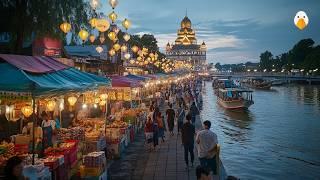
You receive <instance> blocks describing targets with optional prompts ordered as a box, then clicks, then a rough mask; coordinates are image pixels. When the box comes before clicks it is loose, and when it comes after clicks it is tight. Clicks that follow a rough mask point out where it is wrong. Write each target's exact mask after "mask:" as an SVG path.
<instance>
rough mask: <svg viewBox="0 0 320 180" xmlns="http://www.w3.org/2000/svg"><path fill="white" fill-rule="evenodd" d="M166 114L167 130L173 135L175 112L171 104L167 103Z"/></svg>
mask: <svg viewBox="0 0 320 180" xmlns="http://www.w3.org/2000/svg"><path fill="white" fill-rule="evenodd" d="M166 115H167V122H168V127H169V132H170V134H171V136H173V135H174V133H173V128H174V117H175V112H174V110H173V109H172V104H169V109H167V111H166Z"/></svg>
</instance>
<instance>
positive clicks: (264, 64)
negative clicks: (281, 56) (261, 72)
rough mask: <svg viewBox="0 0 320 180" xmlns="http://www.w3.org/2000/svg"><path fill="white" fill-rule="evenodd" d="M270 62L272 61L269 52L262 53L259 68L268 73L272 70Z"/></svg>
mask: <svg viewBox="0 0 320 180" xmlns="http://www.w3.org/2000/svg"><path fill="white" fill-rule="evenodd" d="M272 60H273V55H272V53H271V52H270V51H265V52H264V53H261V55H260V68H261V69H267V70H269V71H270V70H271V68H272Z"/></svg>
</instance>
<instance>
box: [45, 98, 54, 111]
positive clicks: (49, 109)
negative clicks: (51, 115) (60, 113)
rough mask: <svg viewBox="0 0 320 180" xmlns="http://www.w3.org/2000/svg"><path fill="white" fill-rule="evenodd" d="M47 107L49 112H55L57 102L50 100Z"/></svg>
mask: <svg viewBox="0 0 320 180" xmlns="http://www.w3.org/2000/svg"><path fill="white" fill-rule="evenodd" d="M46 107H47V109H48V111H53V110H54V108H55V107H56V102H55V101H53V100H50V101H48V102H47V104H46Z"/></svg>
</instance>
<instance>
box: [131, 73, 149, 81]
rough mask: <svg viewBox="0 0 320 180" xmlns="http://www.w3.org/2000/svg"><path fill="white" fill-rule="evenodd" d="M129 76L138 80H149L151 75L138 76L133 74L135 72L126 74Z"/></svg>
mask: <svg viewBox="0 0 320 180" xmlns="http://www.w3.org/2000/svg"><path fill="white" fill-rule="evenodd" d="M126 77H127V78H130V79H135V80H138V81H147V80H150V78H149V77H143V76H138V75H133V74H129V75H126Z"/></svg>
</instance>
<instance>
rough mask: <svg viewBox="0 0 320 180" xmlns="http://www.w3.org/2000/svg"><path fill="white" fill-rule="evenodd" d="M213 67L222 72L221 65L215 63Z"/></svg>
mask: <svg viewBox="0 0 320 180" xmlns="http://www.w3.org/2000/svg"><path fill="white" fill-rule="evenodd" d="M214 67H215V68H216V69H218V70H219V71H221V70H222V66H221V64H220V63H219V62H218V63H216V64H215V65H214Z"/></svg>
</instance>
